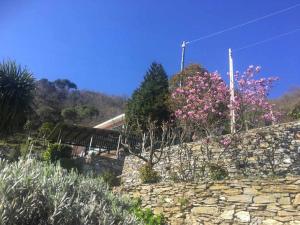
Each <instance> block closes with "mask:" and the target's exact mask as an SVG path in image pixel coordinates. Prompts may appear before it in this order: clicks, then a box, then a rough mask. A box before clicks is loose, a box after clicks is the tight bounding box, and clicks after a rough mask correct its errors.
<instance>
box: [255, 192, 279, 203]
mask: <svg viewBox="0 0 300 225" xmlns="http://www.w3.org/2000/svg"><path fill="white" fill-rule="evenodd" d="M253 201H254V203H257V204H262V203H273V202H276V198H275V197H274V196H273V195H271V194H270V195H258V196H255V197H254V198H253Z"/></svg>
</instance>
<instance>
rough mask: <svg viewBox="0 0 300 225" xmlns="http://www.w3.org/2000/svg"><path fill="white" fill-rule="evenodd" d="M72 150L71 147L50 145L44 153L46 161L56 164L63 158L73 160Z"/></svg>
mask: <svg viewBox="0 0 300 225" xmlns="http://www.w3.org/2000/svg"><path fill="white" fill-rule="evenodd" d="M71 156H72V148H71V147H70V146H69V145H61V144H50V145H49V147H48V148H47V150H46V151H45V152H44V153H43V159H44V160H45V161H51V162H55V161H57V160H59V159H62V158H71Z"/></svg>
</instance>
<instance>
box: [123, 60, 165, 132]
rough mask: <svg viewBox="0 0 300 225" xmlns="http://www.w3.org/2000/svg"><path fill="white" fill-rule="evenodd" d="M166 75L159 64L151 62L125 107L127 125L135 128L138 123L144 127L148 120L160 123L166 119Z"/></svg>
mask: <svg viewBox="0 0 300 225" xmlns="http://www.w3.org/2000/svg"><path fill="white" fill-rule="evenodd" d="M168 99H169V84H168V76H167V74H166V72H165V70H164V68H163V66H162V65H161V64H158V63H155V62H154V63H152V64H151V66H150V68H149V70H148V71H147V73H146V75H145V77H144V81H143V82H142V83H141V85H140V87H139V88H138V89H136V90H135V91H134V93H133V94H132V97H131V99H129V101H128V103H127V108H126V119H127V122H128V123H129V126H131V127H132V128H137V126H138V124H139V125H140V126H141V128H142V129H145V127H146V124H147V122H148V120H149V119H150V120H151V121H156V122H157V123H158V124H161V123H162V122H163V121H168V120H169V117H170V110H169V104H168Z"/></svg>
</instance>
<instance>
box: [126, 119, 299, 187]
mask: <svg viewBox="0 0 300 225" xmlns="http://www.w3.org/2000/svg"><path fill="white" fill-rule="evenodd" d="M224 138H226V136H224ZM189 146H190V147H189V148H190V149H188V150H187V149H182V148H179V147H178V146H174V147H173V148H171V149H169V150H166V151H164V153H163V156H162V158H161V161H160V162H159V163H158V164H156V165H155V167H154V169H155V170H156V171H158V172H159V174H160V176H161V178H162V181H169V180H176V179H177V178H179V179H181V180H184V179H186V180H194V181H195V179H194V178H195V177H196V176H197V180H203V179H205V178H206V174H203V173H202V169H203V164H204V163H205V162H206V161H207V160H208V158H207V155H206V154H205V150H206V149H205V148H206V146H207V145H206V144H203V142H201V141H199V142H195V143H190V144H189ZM209 149H210V151H211V159H210V160H211V161H212V162H214V163H216V164H218V165H221V166H222V167H224V168H225V169H226V170H227V171H228V173H229V176H230V177H231V178H237V177H245V176H246V177H247V176H248V177H268V176H270V175H272V174H274V173H275V174H276V175H279V176H285V175H288V174H291V175H300V122H299V121H298V122H292V123H286V124H279V125H274V126H269V127H264V128H260V129H254V130H251V131H249V132H247V133H243V134H241V135H240V136H239V137H238V138H235V141H234V142H232V145H231V146H229V148H228V149H224V148H222V147H220V146H219V145H217V144H215V143H211V144H210V145H209ZM142 165H143V161H141V160H140V159H139V158H137V157H135V156H127V157H126V158H125V162H124V167H123V172H122V182H123V184H124V185H132V184H138V183H140V180H139V173H138V170H139V168H140V167H141V166H142Z"/></svg>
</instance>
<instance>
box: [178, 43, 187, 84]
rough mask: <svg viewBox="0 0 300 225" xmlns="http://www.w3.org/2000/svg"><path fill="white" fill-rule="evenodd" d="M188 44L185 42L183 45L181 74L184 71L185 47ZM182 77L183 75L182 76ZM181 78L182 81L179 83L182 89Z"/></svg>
mask: <svg viewBox="0 0 300 225" xmlns="http://www.w3.org/2000/svg"><path fill="white" fill-rule="evenodd" d="M186 44H187V42H186V41H183V42H182V44H181V48H182V51H181V64H180V72H181V73H182V71H183V69H184V57H185V47H186ZM181 76H182V74H181ZM181 76H180V81H179V86H180V87H181Z"/></svg>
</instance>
